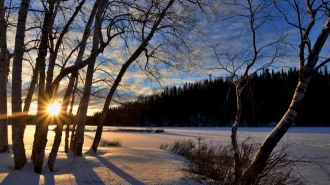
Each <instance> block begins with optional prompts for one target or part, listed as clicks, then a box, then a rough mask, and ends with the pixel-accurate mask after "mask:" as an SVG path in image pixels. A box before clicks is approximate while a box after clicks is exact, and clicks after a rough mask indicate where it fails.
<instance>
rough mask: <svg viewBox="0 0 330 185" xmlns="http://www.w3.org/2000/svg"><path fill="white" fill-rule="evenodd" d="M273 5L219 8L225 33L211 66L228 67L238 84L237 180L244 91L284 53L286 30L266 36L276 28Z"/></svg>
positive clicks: (233, 133)
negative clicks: (238, 134) (252, 80)
mask: <svg viewBox="0 0 330 185" xmlns="http://www.w3.org/2000/svg"><path fill="white" fill-rule="evenodd" d="M272 5H273V4H272V3H271V2H268V1H253V0H243V1H241V0H237V1H236V0H235V1H223V2H222V3H221V9H220V11H219V12H220V13H219V15H220V18H219V19H220V22H222V23H223V25H222V26H224V27H225V29H224V30H223V35H225V36H224V38H222V40H221V41H220V42H219V43H217V44H216V45H215V46H213V50H214V53H215V56H216V59H217V60H216V61H217V63H216V66H215V67H211V68H209V69H212V70H217V71H218V70H222V71H226V72H227V73H229V74H230V80H231V82H232V84H233V85H234V86H235V94H236V116H235V120H234V123H233V125H232V129H231V145H232V152H233V156H234V160H233V162H234V170H235V179H236V183H238V182H239V180H240V179H241V176H242V173H243V169H242V165H241V163H242V161H240V155H242V154H241V153H240V150H239V144H238V136H237V129H238V127H239V125H240V123H241V115H242V111H243V107H242V98H243V93H244V92H245V90H246V88H247V86H248V84H249V80H250V79H251V78H252V77H253V76H254V75H255V74H257V72H259V71H261V70H263V69H265V68H267V67H269V66H272V65H274V64H276V63H277V62H278V61H279V60H280V59H281V58H282V57H283V56H284V54H285V51H284V50H285V45H284V39H285V38H286V34H273V35H270V34H267V36H265V29H268V27H271V29H274V30H276V27H275V23H276V22H275V21H276V18H275V16H274V15H272V11H271V10H272V9H273V8H274V7H273V6H272ZM226 25H228V27H227V26H226ZM274 32H275V31H274ZM274 32H273V33H274Z"/></svg>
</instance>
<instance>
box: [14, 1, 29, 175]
mask: <svg viewBox="0 0 330 185" xmlns="http://www.w3.org/2000/svg"><path fill="white" fill-rule="evenodd" d="M29 5H30V0H22V2H21V5H20V9H19V13H18V22H17V30H16V37H15V49H14V61H13V76H12V116H13V125H12V140H13V151H14V161H15V169H16V170H19V169H21V168H22V167H23V166H24V165H25V163H26V155H25V148H24V141H23V138H24V131H25V126H26V124H25V122H23V120H22V117H21V116H22V102H21V99H22V60H23V53H24V38H25V23H26V17H27V13H28V8H29Z"/></svg>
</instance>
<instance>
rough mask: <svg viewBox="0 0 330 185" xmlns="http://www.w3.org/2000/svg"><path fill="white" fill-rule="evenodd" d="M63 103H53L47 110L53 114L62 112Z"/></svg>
mask: <svg viewBox="0 0 330 185" xmlns="http://www.w3.org/2000/svg"><path fill="white" fill-rule="evenodd" d="M60 109H61V105H60V104H59V103H51V104H49V105H48V108H47V112H48V114H49V115H51V116H55V115H57V114H58V113H60Z"/></svg>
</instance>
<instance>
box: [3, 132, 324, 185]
mask: <svg viewBox="0 0 330 185" xmlns="http://www.w3.org/2000/svg"><path fill="white" fill-rule="evenodd" d="M116 129H117V128H115V127H105V128H104V132H103V136H102V138H103V139H106V140H110V141H111V140H113V139H119V140H120V141H121V142H122V145H123V146H121V147H112V148H108V147H103V148H99V150H98V152H97V154H92V153H88V152H87V151H88V149H89V148H90V146H91V144H92V141H93V137H94V134H95V127H92V126H87V127H86V132H85V143H84V151H85V153H84V156H83V157H74V156H72V155H70V154H66V153H64V152H63V147H61V148H60V152H59V153H58V157H57V160H56V164H55V169H54V170H55V172H50V171H49V170H48V168H47V166H46V165H45V166H44V168H43V172H42V173H41V174H36V173H34V172H33V164H31V161H30V156H31V149H32V142H33V135H34V126H27V128H26V131H25V137H24V143H25V149H26V154H27V158H28V163H27V164H26V165H25V167H24V168H23V169H22V170H18V171H15V170H13V168H14V161H13V154H12V147H11V146H10V153H2V154H0V184H1V185H11V184H18V185H20V184H22V185H23V184H24V185H25V184H32V185H36V184H51V185H52V184H62V185H64V184H79V185H80V184H134V185H135V184H197V183H196V182H194V181H193V180H191V179H188V178H186V177H185V175H184V173H183V171H184V168H185V167H184V164H183V161H184V158H183V157H181V156H179V155H177V154H174V153H171V152H169V151H164V150H160V149H159V146H160V144H162V143H173V141H176V140H183V139H192V140H195V141H197V140H196V137H198V136H201V137H202V138H204V140H203V141H204V142H210V141H212V143H214V144H229V142H230V128H223V127H220V128H164V130H165V132H163V133H139V132H117V131H116ZM134 129H137V128H134ZM270 130H271V128H239V138H240V140H245V139H246V138H247V137H249V138H250V139H251V141H255V142H257V143H260V142H262V140H263V139H264V138H265V137H266V136H267V134H268V133H269V131H270ZM10 134H11V128H9V135H10ZM63 137H64V135H63ZM53 139H54V132H53V131H49V134H48V144H47V148H46V149H47V151H46V157H45V161H44V164H46V163H47V160H48V153H49V150H50V149H51V146H52V143H53ZM62 141H63V140H62ZM9 143H10V145H11V140H10V141H9ZM62 144H63V142H62ZM282 144H289V146H290V152H292V154H295V155H296V156H297V157H302V156H307V157H309V158H311V157H313V158H316V159H317V160H319V161H322V162H327V163H330V159H329V158H330V128H324V127H322V128H315V127H312V128H311V127H304V128H301V127H294V128H291V129H290V130H289V132H288V133H287V134H286V135H285V136H284V138H283V140H282V143H281V144H280V145H279V146H281V145H282ZM325 168H326V170H328V171H330V166H329V165H326V166H325ZM295 169H296V170H297V172H299V174H300V175H302V176H304V177H306V179H307V180H308V181H309V182H310V184H324V185H325V184H329V182H330V177H329V175H327V174H326V173H324V172H323V170H322V169H321V168H319V167H318V166H315V165H312V164H310V163H308V162H306V163H302V164H300V165H298V166H296V167H295Z"/></svg>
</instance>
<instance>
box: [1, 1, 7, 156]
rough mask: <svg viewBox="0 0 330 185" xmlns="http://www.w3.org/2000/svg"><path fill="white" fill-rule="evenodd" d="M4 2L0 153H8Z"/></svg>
mask: <svg viewBox="0 0 330 185" xmlns="http://www.w3.org/2000/svg"><path fill="white" fill-rule="evenodd" d="M5 11H6V10H5V7H4V0H0V48H1V52H0V152H6V151H8V116H7V77H8V76H7V70H8V66H7V57H8V56H7V33H6V31H7V26H6V23H5Z"/></svg>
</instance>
